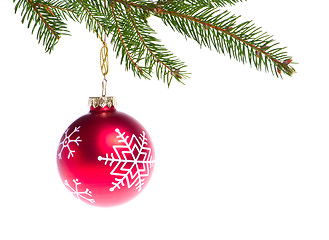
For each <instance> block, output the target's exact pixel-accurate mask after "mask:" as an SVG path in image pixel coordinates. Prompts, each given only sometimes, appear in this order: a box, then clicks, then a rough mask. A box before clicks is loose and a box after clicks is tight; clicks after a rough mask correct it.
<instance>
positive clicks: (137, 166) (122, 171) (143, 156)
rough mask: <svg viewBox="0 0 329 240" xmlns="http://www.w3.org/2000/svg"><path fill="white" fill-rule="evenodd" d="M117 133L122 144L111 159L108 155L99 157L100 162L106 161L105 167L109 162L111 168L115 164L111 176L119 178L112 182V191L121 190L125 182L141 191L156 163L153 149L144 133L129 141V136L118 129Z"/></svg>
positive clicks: (116, 148) (117, 146)
mask: <svg viewBox="0 0 329 240" xmlns="http://www.w3.org/2000/svg"><path fill="white" fill-rule="evenodd" d="M115 131H116V132H117V134H118V136H117V138H118V143H121V144H119V145H114V146H113V149H114V153H111V156H110V157H109V155H108V153H106V155H105V157H102V156H98V161H105V165H107V163H108V162H109V163H110V164H109V165H110V167H112V165H114V164H115V166H114V168H113V170H112V171H111V173H110V174H111V175H113V176H117V178H115V181H114V182H112V185H113V186H112V187H111V188H110V191H111V192H112V191H114V190H115V189H116V188H118V189H120V185H121V186H125V182H126V184H127V187H128V188H131V187H132V186H135V187H136V189H137V190H138V191H141V190H142V186H143V185H144V182H145V178H146V177H148V176H149V175H150V168H152V167H153V163H154V160H153V156H152V155H151V148H149V147H147V138H146V134H145V132H144V131H142V133H141V134H140V136H139V137H138V138H137V137H136V136H135V135H134V134H133V135H132V136H131V138H130V140H128V139H129V136H125V132H123V133H121V132H120V130H119V129H118V128H117V129H115Z"/></svg>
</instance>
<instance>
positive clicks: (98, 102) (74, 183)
mask: <svg viewBox="0 0 329 240" xmlns="http://www.w3.org/2000/svg"><path fill="white" fill-rule="evenodd" d="M114 103H115V100H114V98H113V97H102V98H90V105H91V107H90V112H89V113H88V114H86V115H84V116H82V117H80V118H79V119H77V120H76V121H74V122H73V123H72V124H71V125H70V126H69V127H68V128H67V130H66V131H65V132H64V134H63V136H62V138H61V140H60V143H59V146H58V150H57V166H58V170H59V174H60V177H61V179H62V181H63V183H64V185H65V186H66V187H67V188H68V189H69V190H70V191H71V192H72V193H73V195H74V196H76V197H77V198H78V199H80V200H82V201H84V202H86V203H88V204H91V205H94V206H101V207H109V206H115V205H119V204H122V203H125V202H127V201H129V200H131V199H132V198H134V197H135V196H136V195H137V194H138V193H140V192H141V191H142V190H143V189H144V187H145V186H146V184H147V183H148V182H149V180H150V177H151V175H152V172H153V165H154V149H153V145H152V142H151V139H150V136H149V135H148V133H147V132H146V130H145V129H144V127H143V126H142V125H141V124H140V123H138V122H137V121H136V120H135V119H134V118H132V117H130V116H129V115H127V114H125V113H122V112H119V111H117V110H116V109H115V107H114Z"/></svg>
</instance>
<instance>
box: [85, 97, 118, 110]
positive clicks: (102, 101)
mask: <svg viewBox="0 0 329 240" xmlns="http://www.w3.org/2000/svg"><path fill="white" fill-rule="evenodd" d="M88 103H89V107H94V108H97V107H101V108H104V107H105V106H107V107H109V108H111V107H112V106H113V107H116V106H117V101H116V98H115V97H90V98H89V102H88Z"/></svg>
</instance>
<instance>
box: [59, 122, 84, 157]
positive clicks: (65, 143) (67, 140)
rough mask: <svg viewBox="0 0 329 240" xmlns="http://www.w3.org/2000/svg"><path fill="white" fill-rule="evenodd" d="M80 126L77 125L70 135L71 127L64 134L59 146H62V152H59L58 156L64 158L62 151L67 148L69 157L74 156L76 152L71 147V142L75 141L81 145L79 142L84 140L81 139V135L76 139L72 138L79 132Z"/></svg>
mask: <svg viewBox="0 0 329 240" xmlns="http://www.w3.org/2000/svg"><path fill="white" fill-rule="evenodd" d="M79 129H80V126H79V127H75V128H74V130H73V131H72V132H71V133H70V134H69V135H68V131H69V128H68V129H66V131H65V133H64V135H65V137H64V139H63V141H62V142H60V143H59V146H58V148H61V150H60V152H59V153H58V158H59V159H62V152H63V150H64V149H65V148H67V149H68V151H69V154H68V155H67V159H70V157H74V156H73V153H74V152H75V151H74V150H72V149H71V147H70V143H75V144H76V145H77V146H79V142H82V140H81V139H80V136H77V137H76V138H75V139H71V137H72V135H73V134H75V133H77V132H79Z"/></svg>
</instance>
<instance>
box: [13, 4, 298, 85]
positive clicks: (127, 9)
mask: <svg viewBox="0 0 329 240" xmlns="http://www.w3.org/2000/svg"><path fill="white" fill-rule="evenodd" d="M13 1H14V3H15V13H17V12H18V10H19V9H20V10H21V16H22V23H27V27H28V28H31V29H32V33H34V32H35V31H36V30H37V33H36V36H37V40H38V42H42V43H43V45H44V46H45V50H46V52H51V51H52V50H53V48H54V46H55V45H56V44H57V43H58V41H59V39H60V38H61V36H63V35H69V31H68V29H67V25H66V21H68V20H69V19H72V20H73V21H77V22H80V23H82V22H84V23H85V24H86V27H87V29H88V30H89V31H91V32H93V33H95V35H96V36H97V37H100V36H103V35H106V36H111V43H112V44H113V49H114V51H115V52H116V54H117V57H120V58H121V64H123V63H124V64H125V66H126V69H127V70H131V71H133V73H134V74H135V75H137V76H138V77H144V78H151V76H152V73H153V71H154V72H155V75H156V76H157V78H158V79H162V80H164V81H165V82H166V83H167V84H168V85H170V83H171V81H172V79H173V78H175V79H176V80H178V81H179V82H182V81H183V80H184V79H186V78H187V76H188V73H187V72H186V71H185V70H184V69H185V67H186V66H185V64H184V63H183V62H182V61H181V60H179V59H178V58H177V57H175V56H174V55H173V54H172V53H171V52H170V51H169V50H167V49H166V48H165V47H164V46H163V45H162V44H161V43H160V40H159V39H157V38H156V37H155V34H156V33H155V31H154V30H153V29H152V28H151V27H150V26H149V25H148V21H147V18H148V17H150V16H151V15H153V16H156V17H158V18H160V19H161V20H162V21H163V22H164V24H165V25H167V26H170V27H171V28H172V29H173V30H174V31H177V32H179V33H181V34H182V35H183V36H185V37H188V38H191V39H194V40H195V41H196V42H198V44H200V46H205V47H208V48H210V49H212V48H214V49H215V50H216V51H217V52H219V53H223V54H227V55H229V56H230V57H231V58H234V59H236V60H238V61H241V62H243V63H249V64H250V65H251V66H254V67H255V68H256V69H258V70H265V71H270V72H272V73H273V75H275V76H277V77H281V76H282V73H284V74H286V75H289V76H291V75H292V74H293V73H294V72H295V69H294V68H293V67H292V66H291V65H292V64H293V62H292V57H290V56H289V55H288V54H287V53H286V52H285V48H284V47H280V46H279V44H278V43H277V42H276V41H275V40H274V39H273V37H272V36H270V35H269V34H267V33H266V32H264V31H263V30H262V29H261V28H259V27H256V25H255V24H254V23H253V22H252V21H246V22H239V16H235V15H234V14H231V13H230V12H228V11H225V10H223V7H226V6H231V5H234V4H236V3H239V2H243V1H244V0H158V1H152V0H13Z"/></svg>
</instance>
